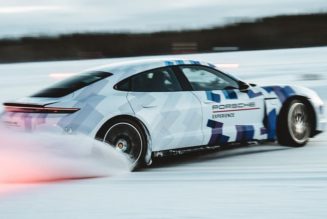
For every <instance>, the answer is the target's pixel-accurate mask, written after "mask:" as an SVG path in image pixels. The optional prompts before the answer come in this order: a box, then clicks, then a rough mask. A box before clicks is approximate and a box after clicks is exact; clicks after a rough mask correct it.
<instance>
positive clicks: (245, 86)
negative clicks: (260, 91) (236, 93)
mask: <svg viewBox="0 0 327 219" xmlns="http://www.w3.org/2000/svg"><path fill="white" fill-rule="evenodd" d="M238 89H239V90H240V91H241V92H247V91H248V90H249V89H250V85H248V84H247V83H245V82H243V81H242V82H239V88H238Z"/></svg>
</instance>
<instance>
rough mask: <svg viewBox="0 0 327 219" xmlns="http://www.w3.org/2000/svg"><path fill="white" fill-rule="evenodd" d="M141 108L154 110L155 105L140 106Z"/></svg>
mask: <svg viewBox="0 0 327 219" xmlns="http://www.w3.org/2000/svg"><path fill="white" fill-rule="evenodd" d="M142 107H143V108H147V109H148V108H155V107H157V105H151V104H149V105H143V104H142Z"/></svg>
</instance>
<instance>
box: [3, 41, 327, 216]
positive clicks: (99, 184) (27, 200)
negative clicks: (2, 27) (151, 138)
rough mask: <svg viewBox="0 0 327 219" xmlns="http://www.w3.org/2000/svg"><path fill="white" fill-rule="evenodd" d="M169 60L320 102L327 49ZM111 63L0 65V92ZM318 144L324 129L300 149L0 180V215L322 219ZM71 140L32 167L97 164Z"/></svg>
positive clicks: (323, 179)
mask: <svg viewBox="0 0 327 219" xmlns="http://www.w3.org/2000/svg"><path fill="white" fill-rule="evenodd" d="M177 57H181V58H192V59H200V60H204V61H209V62H213V63H217V64H238V65H227V66H232V67H233V66H234V67H236V68H226V69H223V70H226V71H229V72H231V73H233V74H235V75H236V76H238V77H241V78H243V79H244V80H246V81H251V82H256V83H260V84H275V83H289V84H296V85H305V86H309V87H311V88H313V89H314V90H316V91H317V92H318V93H319V95H320V96H322V97H323V98H324V99H325V100H326V99H327V92H326V87H327V83H326V82H327V81H326V80H327V62H326V60H327V47H321V48H308V49H289V50H271V51H250V52H231V53H219V54H215V53H212V54H194V55H185V56H177ZM145 58H149V57H145ZM117 60H118V59H101V60H87V61H72V62H69V61H66V62H42V63H26V64H25V63H23V64H10V65H0V72H1V73H0V74H1V80H0V99H1V100H2V101H4V100H6V99H10V98H15V97H19V96H25V95H26V94H27V93H31V92H33V90H36V89H39V88H41V87H43V86H46V85H47V84H49V83H52V80H53V79H51V78H50V77H48V74H50V73H54V72H63V73H65V72H69V73H71V72H77V71H80V70H83V69H85V68H89V67H93V66H96V65H100V64H107V63H110V62H113V61H117ZM124 60H126V59H124ZM237 66H239V67H237ZM44 138H47V137H46V136H44ZM68 142H69V140H68V139H63V142H61V143H63V144H65V145H66V144H70V143H68ZM326 142H327V135H326V134H322V135H320V136H318V137H317V138H314V139H312V141H311V142H310V143H309V144H308V145H307V146H306V147H303V148H288V147H281V146H278V145H275V144H269V145H261V146H251V147H244V148H237V149H231V150H226V151H220V152H214V153H208V154H204V155H197V156H195V155H194V156H186V157H180V158H178V159H174V160H173V161H165V162H161V163H159V164H156V165H154V166H152V167H150V168H147V169H145V170H143V171H142V172H134V173H129V174H124V175H117V176H114V177H107V178H97V179H89V180H74V181H65V182H58V183H51V184H36V183H34V184H33V183H32V184H31V183H30V184H24V183H19V184H0V218H142V219H144V218H151V219H152V218H179V219H180V218H251V219H252V218H260V219H261V218H274V219H275V218H327V209H326V206H327V197H326V196H327V159H326V157H327V147H326ZM75 143H76V142H74V144H73V148H74V149H72V150H73V151H67V153H68V154H67V155H65V154H61V153H56V152H55V151H56V150H57V149H55V148H53V151H54V152H55V153H54V157H52V156H50V157H48V155H49V153H48V152H49V151H47V152H46V153H43V152H42V153H41V155H40V156H41V157H43V156H44V155H46V156H45V157H47V158H48V159H47V160H45V159H43V158H42V159H41V160H40V162H39V163H37V164H40V163H42V164H45V165H46V164H47V162H45V161H48V160H49V164H50V167H53V166H56V165H58V163H57V161H58V162H60V161H61V160H64V163H65V156H68V157H69V162H68V163H70V162H77V164H81V167H82V166H84V165H86V166H88V167H94V171H98V170H97V168H100V169H99V170H102V164H101V165H100V166H99V163H98V162H97V161H96V160H94V162H95V165H94V166H93V161H92V162H91V164H90V163H89V159H86V161H85V163H84V161H83V160H84V159H83V156H80V155H81V154H84V152H82V151H81V152H80V151H79V149H77V147H75V146H77V145H78V143H77V144H76V145H75ZM50 145H51V144H50ZM45 146H48V144H46V145H45ZM52 146H54V145H52ZM61 148H62V147H61V145H60V147H59V149H58V150H59V151H60V149H61ZM75 148H76V149H77V150H76V151H75ZM83 148H84V147H83ZM86 148H88V147H86ZM17 149H18V148H17ZM37 149H39V147H38V148H37ZM26 150H28V149H26ZM42 150H43V149H42ZM81 150H82V149H81ZM63 152H66V151H65V150H64V151H63ZM22 153H25V149H24V150H23V151H22ZM76 153H77V154H76ZM85 153H86V152H85ZM50 154H51V153H50ZM84 155H85V154H84ZM86 155H87V156H86V157H88V155H89V152H87V153H86ZM90 156H91V160H92V159H93V156H92V155H90ZM23 158H25V155H24V156H23V157H22V159H23ZM75 158H77V161H74V159H75ZM101 162H106V161H101ZM108 162H110V161H108ZM65 165H66V164H63V166H62V167H64V166H65ZM68 166H70V165H68ZM59 167H60V166H59ZM2 168H3V166H0V169H2ZM68 169H69V168H68ZM81 169H83V168H81ZM86 169H87V170H90V173H93V172H92V171H91V170H93V169H88V168H86ZM21 170H22V169H20V168H18V169H16V171H18V172H19V171H21ZM55 170H57V169H56V168H55ZM71 170H73V171H70V170H69V171H67V172H65V173H67V174H68V175H69V173H72V174H73V173H74V172H75V171H76V172H79V171H80V169H79V167H78V165H76V166H74V165H72V169H71ZM60 173H61V172H60ZM60 173H58V174H60ZM83 173H87V172H83ZM68 175H67V176H68ZM91 175H92V174H91ZM83 176H85V177H86V175H85V174H84V175H83Z"/></svg>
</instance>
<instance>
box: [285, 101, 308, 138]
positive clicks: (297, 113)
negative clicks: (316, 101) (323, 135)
mask: <svg viewBox="0 0 327 219" xmlns="http://www.w3.org/2000/svg"><path fill="white" fill-rule="evenodd" d="M288 127H289V131H290V134H291V136H292V138H293V140H294V141H295V142H296V143H298V144H303V143H305V142H306V141H307V140H308V139H309V137H310V123H309V116H308V109H307V107H306V105H304V104H303V103H295V104H293V105H292V106H291V107H290V110H289V113H288Z"/></svg>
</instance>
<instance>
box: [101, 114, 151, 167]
mask: <svg viewBox="0 0 327 219" xmlns="http://www.w3.org/2000/svg"><path fill="white" fill-rule="evenodd" d="M103 141H104V142H105V143H107V144H109V145H111V146H112V147H114V148H115V149H116V150H117V151H119V152H121V153H123V154H125V155H127V158H128V159H129V160H130V162H131V163H132V170H135V169H137V168H139V167H140V166H142V165H143V163H144V156H145V155H144V154H145V151H146V145H147V141H146V137H145V134H144V132H143V129H142V127H140V125H138V124H137V123H136V122H134V121H131V120H127V119H126V120H120V121H116V122H113V123H112V124H110V126H109V128H108V129H107V131H106V134H105V136H104V139H103Z"/></svg>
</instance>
